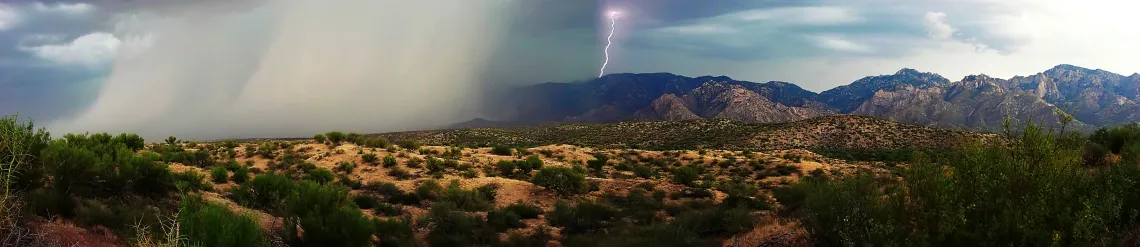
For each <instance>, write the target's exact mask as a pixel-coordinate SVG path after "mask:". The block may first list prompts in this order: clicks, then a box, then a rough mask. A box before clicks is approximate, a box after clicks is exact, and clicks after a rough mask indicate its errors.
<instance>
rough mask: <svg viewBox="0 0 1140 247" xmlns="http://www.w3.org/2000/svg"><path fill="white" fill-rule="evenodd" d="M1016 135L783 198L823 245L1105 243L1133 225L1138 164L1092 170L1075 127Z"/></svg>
mask: <svg viewBox="0 0 1140 247" xmlns="http://www.w3.org/2000/svg"><path fill="white" fill-rule="evenodd" d="M1008 138H1009V144H1008V145H1003V144H1000V143H988V144H976V143H975V144H968V145H964V146H962V147H960V148H959V149H958V150H956V151H953V152H952V153H951V154H949V155H947V157H946V158H945V161H939V162H934V161H931V160H930V159H929V158H926V157H922V156H923V155H920V157H916V158H915V160H916V162H914V164H911V165H909V166H908V167H907V168H906V169H904V170H903V171H902V176H903V179H902V180H901V181H897V180H895V179H894V178H884V179H878V178H876V177H875V176H873V175H871V174H866V173H862V174H859V175H856V176H855V177H852V178H843V177H839V178H834V179H829V178H826V177H821V178H811V179H804V180H803V181H802V182H800V183H798V184H795V185H793V186H792V187H791V188H790V189H788V190H789V191H782V192H781V191H777V199H779V200H781V203H782V204H791V205H797V204H798V205H800V206H799V207H794V209H796V210H797V211H796V212H791V213H790V214H793V215H797V217H799V218H800V220H801V222H803V225H804V227H805V228H806V229H807V230H808V231H809V232H811V234H812V236H813V238H814V239H813V240H814V241H816V243H819V244H823V245H886V244H896V243H905V244H907V245H963V244H967V243H968V244H974V245H1000V246H1013V245H1017V246H1043V245H1102V244H1107V243H1112V242H1117V241H1120V238H1121V237H1120V236H1123V235H1122V234H1124V232H1129V231H1131V229H1133V226H1134V224H1135V223H1136V213H1135V212H1140V210H1138V209H1140V208H1137V206H1140V203H1138V200H1137V199H1134V198H1137V197H1136V196H1137V195H1140V191H1138V190H1137V189H1136V187H1134V186H1133V185H1131V184H1133V183H1134V182H1127V181H1137V180H1136V179H1137V178H1140V177H1138V176H1140V172H1133V171H1135V170H1136V168H1135V167H1127V168H1117V167H1121V166H1115V165H1114V166H1110V167H1108V168H1099V169H1100V170H1096V171H1090V169H1088V168H1086V167H1084V166H1083V163H1084V162H1083V160H1082V155H1083V154H1082V151H1083V149H1084V147H1083V143H1082V142H1081V141H1080V138H1079V137H1078V136H1077V134H1076V133H1068V132H1066V133H1060V132H1056V131H1047V130H1044V129H1042V128H1041V127H1038V126H1035V125H1028V126H1026V127H1025V128H1024V129H1023V130H1022V131H1021V133H1018V134H1017V135H1012V134H1010V135H1009V136H1008ZM1129 170H1133V171H1129ZM785 200H786V201H788V202H789V203H785V202H784V201H785ZM1110 245H1111V244H1110Z"/></svg>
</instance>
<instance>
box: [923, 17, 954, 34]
mask: <svg viewBox="0 0 1140 247" xmlns="http://www.w3.org/2000/svg"><path fill="white" fill-rule="evenodd" d="M922 24H923V25H924V26H926V35H927V36H929V37H930V38H933V39H950V37H951V36H953V35H954V27H952V26H950V24H949V23H946V13H942V12H933V11H930V12H926V14H925V15H923V16H922Z"/></svg>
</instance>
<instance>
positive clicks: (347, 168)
mask: <svg viewBox="0 0 1140 247" xmlns="http://www.w3.org/2000/svg"><path fill="white" fill-rule="evenodd" d="M336 169H337V170H338V171H342V172H344V173H345V174H352V171H353V170H356V164H353V163H351V162H340V163H339V164H337V166H336Z"/></svg>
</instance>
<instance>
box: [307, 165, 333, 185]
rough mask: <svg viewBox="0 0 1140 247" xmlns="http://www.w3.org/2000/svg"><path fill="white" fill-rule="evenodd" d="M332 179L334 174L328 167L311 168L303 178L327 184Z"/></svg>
mask: <svg viewBox="0 0 1140 247" xmlns="http://www.w3.org/2000/svg"><path fill="white" fill-rule="evenodd" d="M333 179H336V175H335V174H333V172H332V171H329V169H325V168H317V169H313V170H312V171H309V174H308V175H307V176H305V180H309V181H313V182H317V183H318V184H328V183H330V182H332V181H333Z"/></svg>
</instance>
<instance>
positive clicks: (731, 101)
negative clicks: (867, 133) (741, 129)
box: [634, 82, 827, 123]
mask: <svg viewBox="0 0 1140 247" xmlns="http://www.w3.org/2000/svg"><path fill="white" fill-rule="evenodd" d="M826 114H827V113H825V112H819V111H816V110H814V109H811V108H806V107H794V106H786V105H784V104H783V103H779V102H773V101H771V100H769V99H768V98H766V97H764V96H761V95H760V94H759V93H757V92H755V91H751V90H748V89H745V88H744V87H742V86H739V85H732V84H727V83H721V82H709V83H705V84H704V85H703V86H701V87H699V88H696V89H693V90H692V91H690V92H689V93H686V94H685V95H684V96H681V97H678V96H676V95H672V94H670V95H664V96H661V98H658V99H657V100H655V101H654V102H653V104H652V105H650V106H649V107H647V108H646V109H643V110H641V111H638V112H637V113H636V114H635V118H634V120H639V121H649V120H689V119H698V118H722V119H732V120H738V121H743V122H749V123H771V122H787V121H796V120H802V119H807V118H812V117H817V116H822V115H826Z"/></svg>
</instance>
